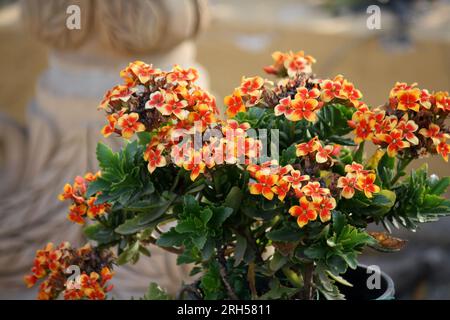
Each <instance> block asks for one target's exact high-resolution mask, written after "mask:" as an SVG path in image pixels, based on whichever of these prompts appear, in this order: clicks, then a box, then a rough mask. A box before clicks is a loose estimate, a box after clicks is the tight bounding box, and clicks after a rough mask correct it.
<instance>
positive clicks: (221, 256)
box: [217, 248, 239, 300]
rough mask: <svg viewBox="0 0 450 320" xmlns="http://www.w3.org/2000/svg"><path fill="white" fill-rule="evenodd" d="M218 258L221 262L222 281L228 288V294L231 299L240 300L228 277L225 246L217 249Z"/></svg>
mask: <svg viewBox="0 0 450 320" xmlns="http://www.w3.org/2000/svg"><path fill="white" fill-rule="evenodd" d="M217 255H218V257H217V260H218V262H219V273H220V278H221V279H222V282H223V284H224V286H225V289H226V290H227V294H228V297H229V298H230V299H231V300H239V298H238V296H237V295H236V293H235V292H234V290H233V288H232V287H231V285H230V283H229V282H228V279H227V276H228V275H227V269H226V260H225V254H224V249H223V248H219V249H218V250H217Z"/></svg>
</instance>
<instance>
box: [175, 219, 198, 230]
mask: <svg viewBox="0 0 450 320" xmlns="http://www.w3.org/2000/svg"><path fill="white" fill-rule="evenodd" d="M175 230H176V231H177V232H178V233H194V232H195V231H196V230H197V224H196V223H195V220H194V219H188V220H183V221H179V222H178V224H177V226H176V227H175Z"/></svg>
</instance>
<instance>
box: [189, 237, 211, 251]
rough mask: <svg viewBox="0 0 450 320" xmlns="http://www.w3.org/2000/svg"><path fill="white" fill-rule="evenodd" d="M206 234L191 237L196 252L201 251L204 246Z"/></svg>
mask: <svg viewBox="0 0 450 320" xmlns="http://www.w3.org/2000/svg"><path fill="white" fill-rule="evenodd" d="M206 240H207V237H206V234H200V235H198V236H195V237H192V243H193V244H194V245H195V246H196V247H197V249H198V250H202V249H203V247H204V246H205V244H206Z"/></svg>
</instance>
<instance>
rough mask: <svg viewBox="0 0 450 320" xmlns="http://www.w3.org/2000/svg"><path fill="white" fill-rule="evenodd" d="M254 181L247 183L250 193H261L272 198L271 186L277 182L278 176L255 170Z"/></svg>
mask: <svg viewBox="0 0 450 320" xmlns="http://www.w3.org/2000/svg"><path fill="white" fill-rule="evenodd" d="M255 178H256V181H257V182H255V183H249V184H248V188H249V191H250V193H251V194H254V195H259V194H262V195H263V196H264V198H266V199H268V200H272V199H273V195H274V193H273V191H272V187H273V186H274V185H276V184H277V182H278V179H279V176H278V175H275V174H266V173H265V172H263V171H258V172H256V175H255Z"/></svg>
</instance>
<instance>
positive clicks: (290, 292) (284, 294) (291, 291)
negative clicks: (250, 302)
mask: <svg viewBox="0 0 450 320" xmlns="http://www.w3.org/2000/svg"><path fill="white" fill-rule="evenodd" d="M300 290H301V289H299V288H289V287H285V286H283V285H281V284H280V281H279V280H278V279H277V278H274V279H273V280H272V281H271V284H270V290H269V291H267V292H266V293H264V294H263V295H262V296H260V297H259V299H258V300H279V299H290V298H292V296H294V295H295V294H296V293H298V292H299V291H300Z"/></svg>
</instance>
